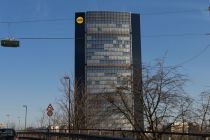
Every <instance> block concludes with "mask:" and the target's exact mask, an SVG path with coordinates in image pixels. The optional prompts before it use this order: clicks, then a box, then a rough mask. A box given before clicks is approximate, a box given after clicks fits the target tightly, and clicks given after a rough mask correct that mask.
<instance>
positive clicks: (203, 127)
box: [196, 91, 210, 132]
mask: <svg viewBox="0 0 210 140" xmlns="http://www.w3.org/2000/svg"><path fill="white" fill-rule="evenodd" d="M196 118H197V120H196V122H197V123H198V124H200V131H201V132H207V130H208V129H209V126H210V92H209V91H203V92H201V93H200V100H198V104H197V106H196Z"/></svg>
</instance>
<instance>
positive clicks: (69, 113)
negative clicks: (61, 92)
mask: <svg viewBox="0 0 210 140" xmlns="http://www.w3.org/2000/svg"><path fill="white" fill-rule="evenodd" d="M64 79H65V80H68V84H69V85H68V100H69V103H68V104H69V108H68V129H69V133H70V128H71V125H70V118H71V81H70V78H69V77H68V76H64Z"/></svg>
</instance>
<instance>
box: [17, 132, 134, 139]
mask: <svg viewBox="0 0 210 140" xmlns="http://www.w3.org/2000/svg"><path fill="white" fill-rule="evenodd" d="M51 131H53V130H50V131H49V130H33V131H17V135H18V136H19V137H20V138H34V139H40V140H64V139H70V140H71V139H72V140H75V139H79V140H83V139H85V140H134V139H132V138H123V137H114V136H102V135H93V134H90V133H89V134H84V133H81V132H80V133H71V132H70V133H67V132H51ZM99 134H100V133H99Z"/></svg>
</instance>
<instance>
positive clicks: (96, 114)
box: [75, 11, 143, 129]
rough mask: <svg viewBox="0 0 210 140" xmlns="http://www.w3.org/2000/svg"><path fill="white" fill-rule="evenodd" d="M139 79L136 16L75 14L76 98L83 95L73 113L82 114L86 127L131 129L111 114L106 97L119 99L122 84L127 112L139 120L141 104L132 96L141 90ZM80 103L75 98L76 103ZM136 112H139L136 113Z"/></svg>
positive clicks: (96, 13)
mask: <svg viewBox="0 0 210 140" xmlns="http://www.w3.org/2000/svg"><path fill="white" fill-rule="evenodd" d="M135 79H136V80H135ZM140 79H141V46H140V16H139V14H133V13H128V12H111V11H90V12H78V13H76V14H75V83H77V84H76V85H77V86H76V87H77V91H78V95H80V97H82V96H81V94H84V93H85V94H86V96H85V99H86V100H85V101H84V100H83V101H84V102H85V103H83V104H84V106H83V109H76V110H77V111H78V112H82V113H81V115H83V116H84V122H83V123H85V124H86V125H88V126H87V128H103V129H132V128H133V126H132V125H131V124H130V123H129V121H128V120H127V119H126V118H125V116H123V114H122V113H120V112H119V111H114V108H113V107H112V105H111V103H110V101H107V97H110V98H113V99H115V100H118V99H116V98H120V97H119V96H116V95H117V94H116V89H117V88H118V87H121V86H123V85H125V84H126V86H127V87H128V90H125V91H123V93H124V95H126V97H127V98H126V99H127V100H126V102H127V104H128V106H129V109H130V110H131V111H132V112H133V116H134V117H135V116H136V117H138V118H140V121H142V120H143V114H142V111H143V109H142V106H141V103H140V102H139V101H135V98H136V97H135V95H134V94H132V91H133V90H134V89H136V87H138V88H139V87H141V80H140ZM81 85H83V86H81ZM135 86H136V87H135ZM81 87H83V89H82V88H81ZM139 89H140V91H141V88H139ZM81 91H85V92H81ZM79 100H80V98H77V99H76V102H78V101H79ZM117 104H118V103H117ZM137 110H139V112H140V113H135V111H137ZM133 120H134V119H133Z"/></svg>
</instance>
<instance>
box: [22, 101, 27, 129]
mask: <svg viewBox="0 0 210 140" xmlns="http://www.w3.org/2000/svg"><path fill="white" fill-rule="evenodd" d="M23 107H24V108H25V109H26V111H25V130H26V122H27V105H23Z"/></svg>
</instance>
